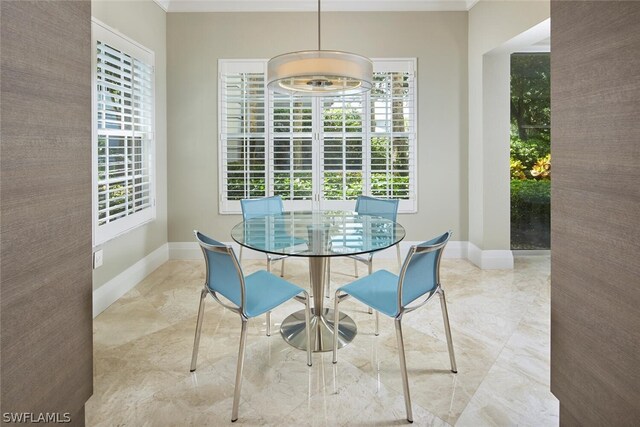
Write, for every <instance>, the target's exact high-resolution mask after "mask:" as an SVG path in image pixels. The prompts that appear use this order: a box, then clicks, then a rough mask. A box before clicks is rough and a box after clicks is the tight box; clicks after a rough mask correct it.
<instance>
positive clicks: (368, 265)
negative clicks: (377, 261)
mask: <svg viewBox="0 0 640 427" xmlns="http://www.w3.org/2000/svg"><path fill="white" fill-rule="evenodd" d="M367 269H368V271H369V276H371V273H373V255H371V254H369V261H368V262H367ZM367 313H369V314H371V313H373V310H372V309H371V307H369V309H368V310H367ZM377 315H378V313H377V312H376V316H377ZM376 335H378V319H377V318H376Z"/></svg>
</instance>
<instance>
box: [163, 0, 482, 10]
mask: <svg viewBox="0 0 640 427" xmlns="http://www.w3.org/2000/svg"><path fill="white" fill-rule="evenodd" d="M154 1H155V2H156V3H158V4H159V5H160V7H162V8H163V9H164V10H166V11H168V12H315V11H316V10H317V3H316V2H315V1H314V0H154ZM478 1H479V0H323V1H322V10H323V11H327V12H408V11H425V12H437V11H468V10H469V9H471V8H472V7H473V6H474V5H475V4H476V3H477V2H478Z"/></svg>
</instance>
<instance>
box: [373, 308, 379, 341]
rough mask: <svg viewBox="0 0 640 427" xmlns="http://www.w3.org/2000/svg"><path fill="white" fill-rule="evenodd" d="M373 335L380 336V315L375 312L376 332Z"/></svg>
mask: <svg viewBox="0 0 640 427" xmlns="http://www.w3.org/2000/svg"><path fill="white" fill-rule="evenodd" d="M374 333H375V335H376V336H378V335H380V313H379V312H378V311H377V310H376V330H375V332H374Z"/></svg>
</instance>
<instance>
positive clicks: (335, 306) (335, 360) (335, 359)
mask: <svg viewBox="0 0 640 427" xmlns="http://www.w3.org/2000/svg"><path fill="white" fill-rule="evenodd" d="M339 303H340V298H338V292H336V294H335V299H334V302H333V363H338V322H340V311H338V304H339Z"/></svg>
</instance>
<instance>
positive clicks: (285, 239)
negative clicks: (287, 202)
mask: <svg viewBox="0 0 640 427" xmlns="http://www.w3.org/2000/svg"><path fill="white" fill-rule="evenodd" d="M240 207H241V208H242V219H243V220H244V221H246V220H248V219H252V218H258V217H262V216H267V215H279V214H282V213H283V212H284V204H283V203H282V197H280V196H272V197H262V198H259V199H242V200H240ZM279 237H280V241H281V244H282V247H286V246H290V245H291V244H292V243H293V244H294V245H299V244H304V243H307V241H306V240H304V239H299V238H296V237H291V236H286V235H285V234H284V232H283V233H281V235H280V236H279ZM266 255H267V271H269V272H270V271H271V263H273V262H275V261H279V260H282V266H281V267H280V277H284V260H285V259H286V258H287V256H286V255H278V256H274V255H271V254H266ZM240 263H241V264H242V246H240Z"/></svg>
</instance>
